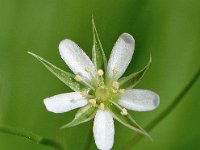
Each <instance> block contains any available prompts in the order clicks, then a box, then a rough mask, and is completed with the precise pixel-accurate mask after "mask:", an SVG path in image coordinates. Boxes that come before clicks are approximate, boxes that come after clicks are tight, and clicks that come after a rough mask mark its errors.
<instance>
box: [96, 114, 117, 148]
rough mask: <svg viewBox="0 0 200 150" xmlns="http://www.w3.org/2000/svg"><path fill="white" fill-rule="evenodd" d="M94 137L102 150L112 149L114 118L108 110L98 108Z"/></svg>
mask: <svg viewBox="0 0 200 150" xmlns="http://www.w3.org/2000/svg"><path fill="white" fill-rule="evenodd" d="M93 132H94V139H95V143H96V145H97V147H98V149H100V150H110V149H111V148H112V146H113V143H114V134H115V131H114V120H113V117H112V114H111V113H110V112H109V111H107V110H98V111H97V113H96V116H95V119H94V126H93Z"/></svg>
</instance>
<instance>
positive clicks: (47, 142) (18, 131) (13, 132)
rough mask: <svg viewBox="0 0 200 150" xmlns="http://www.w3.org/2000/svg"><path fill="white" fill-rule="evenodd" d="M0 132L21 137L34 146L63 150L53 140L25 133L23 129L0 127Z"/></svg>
mask: <svg viewBox="0 0 200 150" xmlns="http://www.w3.org/2000/svg"><path fill="white" fill-rule="evenodd" d="M0 132H2V133H6V134H11V135H15V136H19V137H23V138H26V139H28V140H30V141H32V142H34V143H36V144H41V145H46V146H50V147H53V148H55V149H56V150H63V147H62V146H61V145H60V143H58V142H56V141H54V140H53V139H49V138H44V137H42V136H40V135H37V134H35V133H32V132H29V131H26V130H24V129H17V128H14V127H11V126H8V125H0Z"/></svg>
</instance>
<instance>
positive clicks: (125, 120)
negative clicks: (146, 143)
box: [107, 102, 152, 140]
mask: <svg viewBox="0 0 200 150" xmlns="http://www.w3.org/2000/svg"><path fill="white" fill-rule="evenodd" d="M107 109H108V110H109V111H110V112H111V113H112V114H113V117H114V118H115V119H116V120H117V121H119V122H120V123H121V124H123V125H124V126H126V127H128V128H130V129H131V130H134V131H136V132H138V133H141V134H143V135H145V136H147V137H148V138H150V139H151V140H152V138H151V136H150V135H149V134H148V133H147V132H146V131H145V130H144V129H143V128H142V127H140V126H139V125H138V124H137V122H136V121H135V120H134V119H133V118H132V117H131V115H129V114H127V115H122V114H121V112H122V107H121V106H119V105H118V104H117V103H115V102H110V103H109V104H107Z"/></svg>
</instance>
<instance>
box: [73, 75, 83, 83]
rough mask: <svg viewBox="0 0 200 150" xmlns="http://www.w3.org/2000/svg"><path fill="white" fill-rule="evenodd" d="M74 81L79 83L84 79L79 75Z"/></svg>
mask: <svg viewBox="0 0 200 150" xmlns="http://www.w3.org/2000/svg"><path fill="white" fill-rule="evenodd" d="M74 79H75V80H76V81H78V82H80V81H82V77H81V76H80V75H78V74H77V75H76V76H75V77H74Z"/></svg>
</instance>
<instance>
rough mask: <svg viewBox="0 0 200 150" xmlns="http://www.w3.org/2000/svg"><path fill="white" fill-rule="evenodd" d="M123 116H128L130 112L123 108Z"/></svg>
mask: <svg viewBox="0 0 200 150" xmlns="http://www.w3.org/2000/svg"><path fill="white" fill-rule="evenodd" d="M121 114H122V115H123V116H126V115H128V112H127V110H126V108H123V109H122V111H121Z"/></svg>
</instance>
